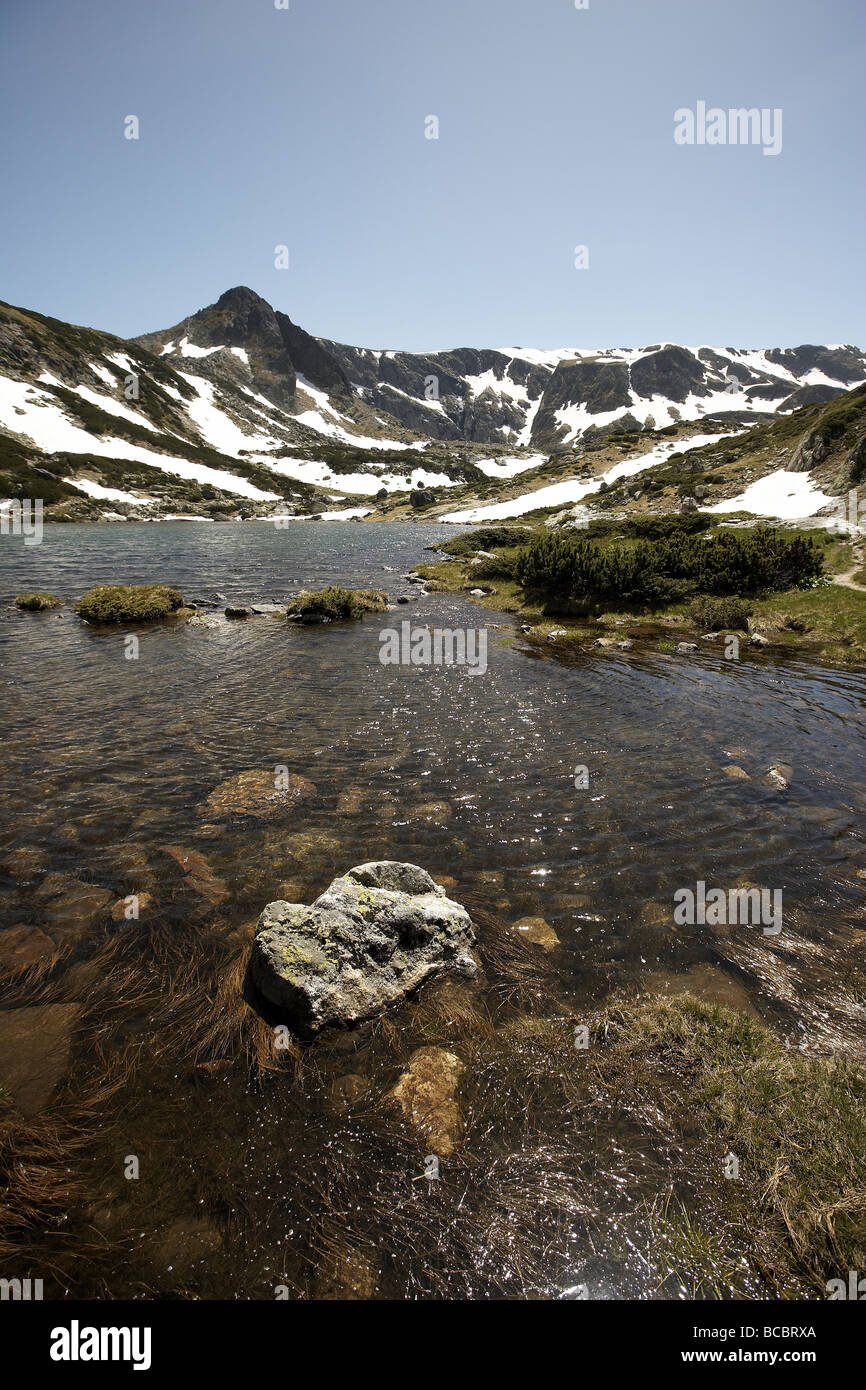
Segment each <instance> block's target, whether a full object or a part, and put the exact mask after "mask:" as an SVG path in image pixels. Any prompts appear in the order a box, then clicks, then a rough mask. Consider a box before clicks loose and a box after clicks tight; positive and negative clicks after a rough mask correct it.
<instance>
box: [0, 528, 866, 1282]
mask: <svg viewBox="0 0 866 1390" xmlns="http://www.w3.org/2000/svg"><path fill="white" fill-rule="evenodd" d="M437 534H440V533H438V532H437V529H436V528H435V527H432V526H427V525H401V526H360V525H356V526H353V525H339V524H329V523H322V524H319V525H316V526H297V527H295V528H294V529H291V530H287V531H276V530H274V529H272V528H271V527H268V526H264V525H261V526H256V525H253V524H251V523H247V524H246V525H219V526H217V525H212V526H211V525H203V524H198V525H196V524H173V525H169V524H165V525H158V524H157V525H147V526H143V525H142V526H132V525H129V526H126V527H121V526H117V527H113V528H110V529H109V528H108V527H86V526H63V527H51V526H49V527H46V531H45V540H44V543H43V545H42V546H41V547H39V548H28V549H26V550H25V549H24V548H23V547H22V546H20V545H17V544H14V543H11V542H10V539H9V538H6V539H5V540H4V542H3V547H2V550H0V599H2V601H3V602H4V603H5V602H7V601H8V600H9V599H10V598H11V597H12V596H13V595H14V594H15V593H17V592H20V591H22V590H24V589H47V590H50V591H53V592H56V593H58V594H61V595H62V596H64V597H65V598H67V599H74V598H76V597H78V596H79V595H80V594H81V593H82V592H83V591H84V590H85V589H86V588H88V587H90V586H91V585H92V584H94V583H100V582H109V581H114V582H156V581H160V582H169V583H175V584H177V585H178V587H179V588H180V589H181V590H182V592H183V593H184V594H185V596H186V597H188V598H190V599H193V600H196V599H200V600H205V599H209V598H211V599H212V598H213V597H214V595H215V594H216V593H219V594H221V595H224V596H225V597H226V598H227V599H229V600H232V601H235V602H243V601H244V600H246V601H250V600H256V599H262V600H282V599H284V598H285V597H287V596H288V595H289V594H291V593H293V592H296V591H297V590H298V589H299V588H301V587H308V588H315V587H320V586H321V585H323V584H326V583H345V584H349V585H355V586H364V587H373V586H375V587H384V588H386V589H387V590H388V591H389V594H390V596H391V598H392V600H393V599H395V598H396V596H397V594H398V593H406V592H410V591H411V586H409V585H407V584H405V583H404V582H403V581H402V580H401V577H400V576H401V574H402V573H403V572H405V571H407V570H408V569H410V568H411V567H412V566H413V565H414V564H417V563H419V562H420V561H421V560H422V559H425V558H427V557H425V556H424V554H423V547H424V546H425V545H427V544H429V543H430V541H431V539H433V538H434V537H435V535H437ZM216 611H217V612H219V611H220V610H219V609H217V610H216ZM407 615H409V616H411V619H412V621H413V622H414V623H424V622H430V623H435V624H436V625H437V626H447V627H460V626H464V627H465V626H479V625H481V624H486V625H487V626H488V628H489V630H490V641H489V650H488V670H487V673H486V674H485V675H483V676H470V675H467V674H466V673H465V672H462V671H461V670H460V669H459V668H435V667H433V668H422V667H414V668H411V667H410V668H404V667H393V666H387V667H383V666H382V665H380V663H379V660H378V652H379V641H378V632H379V629H380V627H381V626H383V625H385V623H390V622H392V621H393V622H397V621H401V620H403V619H404V618H405V617H406V616H407ZM0 619H2V620H0V652H2V676H0V688H2V704H3V712H2V725H0V727H2V736H3V748H4V759H3V764H2V768H0V787H2V804H3V808H4V817H3V819H4V825H3V833H2V840H0V844H2V847H3V851H4V854H6V855H7V856H8V855H9V853H10V852H12V851H15V850H21V849H22V848H28V849H33V850H35V851H38V855H37V856H36V858H35V859H34V860H32V861H31V862H32V864H36V865H37V866H38V871H34V870H32V869H31V870H30V871H28V873H26V874H23V875H22V873H21V872H18V873H17V874H7V875H6V876H5V878H4V879H3V880H2V883H3V888H4V893H3V898H2V907H0V912H2V916H0V924H2V926H3V927H6V928H11V927H16V926H20V925H21V924H33V925H38V926H40V927H41V928H43V929H44V930H45V931H46V932H47V933H48V934H49V935H50V936H52V939H53V940H55V941H56V942H58V943H62V944H63V945H64V946H65V947H66V948H68V949H69V951H70V952H71V957H70V958H71V959H72V960H73V962H74V961H75V960H76V958H77V957H79V956H80V957H81V958H82V959H84V958H86V956H87V952H88V950H89V949H91V945H92V936H93V932H94V930H95V928H94V926H93V920H94V916H93V912H92V911H90V908H91V907H92V904H89V903H86V904H85V905H84V907H82V903H81V901H80V896H76V893H75V892H74V891H72V890H71V888H70V885H69V883H68V882H67V880H66V878H63V877H53V878H52V876H73V877H74V878H76V879H79V880H82V881H83V882H84V883H85V884H88V885H96V886H98V887H99V888H103V889H105V890H110V894H111V900H112V901H113V900H114V899H115V898H116V897H117V896H119V895H122V894H124V893H129V892H132V891H142V890H144V891H148V892H150V893H151V895H152V896H153V898H154V900H155V901H156V903H158V905H159V911H160V913H161V915H162V919H163V920H164V922H165V923H166V924H168V925H167V929H170V927H171V924H172V923H176V924H177V926H178V929H179V930H180V929H181V928H182V926H183V924H184V923H188V921H189V920H190V915H191V912H192V911H193V906H194V914H193V915H195V917H196V920H201V921H206V922H208V923H210V925H211V926H213V925H214V923H216V924H217V926H218V929H219V931H220V932H222V933H223V934H224V935H225V936H226V938H227V939H228V938H230V936H231V933H232V932H238V931H240V932H241V933H243V930H244V929H245V924H246V923H248V922H249V921H250V920H251V919H252V918H254V917H255V916H256V915H257V914H258V912H259V911H260V910H261V908H262V907H263V906H264V904H265V903H266V902H267V901H269V900H270V899H272V898H274V897H276V896H291V897H294V898H297V899H299V900H304V901H309V900H310V896H311V895H314V894H316V893H317V892H319V891H321V890H322V889H323V888H324V887H325V886H326V885H327V883H328V881H329V879H330V878H331V877H332V876H333V875H334V874H335V873H336V872H338V871H340V870H341V869H343V868H345V867H347V866H348V865H351V864H354V863H358V862H360V861H362V860H366V859H374V858H393V859H401V860H411V861H414V862H416V863H419V864H422V865H423V866H424V867H425V868H427V869H428V870H429V871H430V872H431V873H432V874H433V875H434V877H438V878H441V877H442V876H445V875H447V876H448V878H449V880H454V881H455V882H456V886H452V887H450V888H449V892H450V893H451V896H453V897H456V898H457V899H460V898H461V897H463V896H465V895H475V901H476V902H479V903H483V904H484V905H485V906H486V908H487V909H488V910H489V911H491V912H493V913H495V914H496V915H498V916H499V917H501V918H502V919H504V920H505V921H506V922H514V921H516V920H517V919H519V918H521V917H526V916H532V917H543V918H544V919H545V920H546V921H547V923H549V925H550V926H551V927H552V928H553V929H554V931H555V932H556V935H557V936H558V938H559V942H560V945H559V947H558V948H557V949H556V951H555V952H553V953H552V954H551V955H550V956H546V955H545V956H544V969H545V970H550V971H552V972H553V977H554V978H555V981H556V992H557V995H558V998H559V1000H560V1001H561V1005H562V1008H563V1012H564V1013H567V1012H568V1011H569V1010H573V1011H574V1012H575V1013H576V1014H578V1015H579V1014H580V1011H581V1010H584V1009H586V1008H588V1007H590V1006H592V1005H594V1004H596V1003H598V1002H600V1001H602V1000H603V999H604V998H605V997H606V996H607V995H608V994H609V993H610V992H611V991H613V990H615V989H617V988H620V987H623V986H625V987H629V988H635V987H636V988H647V989H666V988H671V987H678V986H679V985H682V984H683V983H685V984H688V985H689V986H690V987H691V988H693V989H695V990H696V991H697V992H698V993H702V994H703V995H704V996H705V997H708V998H711V999H714V1000H719V1001H722V1002H729V1003H733V1004H734V1005H735V1006H737V1007H741V1008H747V1009H750V1010H754V1011H756V1012H757V1013H759V1014H760V1015H761V1016H762V1017H764V1018H765V1019H767V1020H769V1021H771V1022H772V1023H773V1024H774V1025H775V1026H776V1027H777V1028H779V1029H780V1030H781V1031H783V1032H784V1034H785V1036H786V1037H789V1038H791V1040H792V1041H795V1040H799V1039H801V1038H803V1039H806V1040H807V1041H808V1043H809V1044H810V1045H812V1046H818V1047H820V1046H822V1045H833V1046H835V1047H841V1048H843V1049H847V1050H855V1049H859V1048H861V1047H862V1039H863V1008H862V1006H861V1005H859V1004H857V1003H856V1002H854V1001H853V1000H846V997H845V996H844V994H841V993H840V991H839V989H838V978H839V975H840V972H844V971H846V970H851V969H856V968H862V957H863V951H862V942H863V933H862V931H859V930H858V924H857V916H858V910H859V908H858V905H859V904H860V902H861V901H862V889H863V886H864V885H863V883H862V881H858V880H857V878H856V876H855V869H856V867H857V866H858V865H859V866H862V865H863V864H864V859H863V825H864V819H863V807H864V792H866V756H864V755H866V732H864V723H863V713H864V697H863V683H862V676H860V675H858V674H856V673H852V672H849V671H837V670H830V669H822V668H817V667H815V666H811V665H808V664H806V663H803V662H800V661H798V660H797V659H787V660H785V661H784V662H774V661H772V660H769V659H768V658H766V657H765V656H763V655H761V656H759V657H751V656H747V657H746V658H744V659H743V660H742V661H741V662H739V663H735V662H726V661H724V660H723V659H721V658H720V657H717V656H714V655H712V654H710V653H704V652H701V653H700V654H699V655H698V656H696V657H680V656H673V657H672V656H666V655H661V654H659V653H657V652H650V651H646V650H644V651H642V650H641V649H640V648H639V647H636V648H635V649H633V650H632V651H629V652H628V653H627V654H626V653H617V654H616V655H615V656H614V655H611V654H610V653H609V652H605V653H603V654H600V655H599V656H594V657H592V658H589V659H588V658H586V657H580V656H578V657H575V658H572V659H571V660H562V659H556V660H554V659H553V657H552V656H551V657H547V656H546V655H544V656H539V655H538V653H537V652H536V651H534V650H529V649H528V648H527V647H526V645H525V644H524V643H523V642H522V639H521V638H520V635H519V632H515V628H514V625H513V622H512V620H510V619H509V618H508V617H507V616H506V615H504V614H502V615H498V614H496V613H484V612H483V611H482V610H480V609H479V608H477V607H475V606H473V605H470V604H469V603H467V602H465V601H463V600H462V599H461V598H459V597H456V596H454V595H430V596H427V597H422V598H421V599H420V600H419V601H418V602H415V603H413V604H412V605H411V607H403V608H401V609H399V610H397V611H396V612H395V614H394V617H393V619H392V618H391V617H389V618H388V619H386V620H384V622H383V621H382V620H380V619H379V618H377V617H368V618H367V619H365V621H364V622H363V623H360V624H357V625H351V626H339V627H331V628H306V629H299V628H296V627H293V626H291V625H289V624H285V623H284V622H282V621H281V620H274V619H267V618H261V619H254V620H248V621H246V622H232V621H228V620H225V621H223V620H221V621H219V622H218V623H216V624H215V625H213V626H190V625H185V626H164V627H154V628H149V629H143V630H141V631H140V633H139V636H140V654H139V659H138V660H137V661H130V660H127V659H125V656H124V641H123V636H122V634H120V633H117V632H111V631H99V632H97V631H94V630H91V629H89V628H87V627H85V626H84V625H83V624H81V623H79V621H78V620H77V619H76V618H75V616H74V615H73V614H72V613H71V611H70V610H69V609H68V608H67V609H65V610H62V611H61V612H60V613H57V614H44V615H43V614H39V615H29V614H27V615H25V614H21V613H19V612H17V611H16V610H14V609H4V610H3V611H2V615H0ZM773 763H784V764H788V765H790V766H791V767H792V768H793V777H792V780H791V785H790V787H789V788H788V789H787V790H785V791H780V790H778V789H777V788H774V787H773V786H772V785H770V784H768V782H767V781H766V779H765V777H764V773H765V771H766V769H767V768H768V767H769V766H770V765H771V764H773ZM581 764H583V765H585V766H586V767H587V769H588V773H589V785H588V787H587V788H585V789H579V788H578V787H576V785H575V777H574V772H575V768H576V767H577V766H578V765H581ZM732 764H735V765H737V766H738V767H740V768H741V769H742V770H743V771H744V772H745V773H747V774H748V777H749V780H745V779H743V778H737V779H736V780H735V779H734V778H732V777H731V775H730V773H726V772H725V771H724V769H725V768H729V767H730V766H731V765H732ZM277 765H287V766H288V767H289V769H290V770H291V771H292V772H294V773H299V774H301V775H303V776H304V777H306V778H308V779H310V780H311V781H312V782H313V783H314V784H315V788H316V795H315V796H314V797H311V798H309V799H308V800H306V801H303V802H302V803H300V804H298V805H297V806H296V807H295V808H294V809H293V810H292V811H291V812H290V813H289V814H288V815H286V816H284V817H281V818H279V819H278V820H275V821H262V820H253V819H249V818H240V819H238V818H235V819H232V818H230V817H228V818H223V819H222V820H221V821H220V820H214V819H213V818H208V817H207V816H206V815H203V813H202V811H201V809H200V806H201V803H202V802H203V801H204V800H205V798H206V797H207V796H208V795H209V793H210V792H211V791H212V790H213V789H214V787H215V786H217V785H218V784H219V783H221V782H223V781H225V780H226V779H227V778H229V777H232V776H233V775H235V774H237V773H239V772H241V771H244V770H246V769H250V768H263V769H273V768H274V767H275V766H277ZM165 845H175V846H176V845H182V846H190V847H194V848H195V849H196V850H197V851H198V852H200V853H202V854H204V855H205V856H206V859H207V861H208V866H209V870H210V872H212V874H213V876H214V878H215V879H216V880H217V881H221V882H222V884H223V885H224V890H221V891H218V892H216V894H212V895H211V898H210V900H209V901H208V899H207V896H206V895H205V898H204V899H202V897H201V894H199V895H198V896H196V895H195V894H192V895H191V894H190V892H189V888H188V885H186V884H185V883H184V880H183V878H182V877H181V875H180V870H178V871H177V872H175V868H176V864H175V862H174V861H173V860H171V859H169V858H167V857H166V855H165V854H164V853H162V848H161V847H163V846H165ZM21 862H23V861H21ZM698 880H704V881H705V882H706V883H707V884H708V885H718V886H722V887H724V888H728V887H731V886H734V885H735V884H741V883H742V884H755V885H761V886H766V887H769V888H779V889H781V890H782V892H783V896H784V928H783V931H782V933H781V935H780V936H779V937H767V936H763V935H761V933H760V930H759V929H756V928H744V927H726V928H711V927H706V926H704V927H675V926H674V925H673V922H672V895H673V892H674V890H675V889H676V888H678V887H682V886H692V887H693V886H694V885H695V883H696V882H697V881H698ZM53 888H57V889H58V891H57V892H55V893H53V895H52V889H53ZM99 930H100V932H103V933H104V930H105V929H104V928H103V927H101V926H100V928H99ZM111 930H114V931H116V930H118V929H117V928H116V927H115V928H111ZM76 953H77V954H76ZM542 954H543V953H540V958H541V955H542ZM326 1050H327V1049H326ZM226 1101H227V1097H225V1096H223V1097H222V1099H221V1101H220V1107H222V1106H223V1105H224V1104H225V1103H226ZM232 1104H233V1105H234V1106H235V1107H236V1112H237V1113H239V1111H240V1108H241V1107H242V1105H244V1104H246V1101H245V1100H243V1101H242V1100H241V1098H240V1097H239V1096H236V1097H235V1098H234V1100H233V1102H232ZM269 1105H270V1101H263V1102H262V1104H261V1106H260V1107H258V1108H256V1111H255V1114H256V1119H255V1125H254V1126H253V1127H252V1128H250V1126H249V1125H248V1124H246V1123H244V1124H241V1122H240V1120H238V1133H242V1136H243V1137H242V1139H240V1140H239V1142H240V1145H241V1150H242V1152H243V1155H244V1158H243V1162H241V1160H240V1158H237V1159H236V1163H237V1164H239V1167H238V1170H237V1172H235V1176H234V1179H233V1181H235V1182H239V1181H240V1178H239V1177H238V1172H241V1171H244V1164H246V1165H247V1167H249V1165H250V1164H251V1163H252V1162H253V1159H252V1158H251V1149H255V1148H256V1146H257V1145H259V1146H261V1145H264V1146H265V1148H267V1147H268V1146H269V1145H270V1144H272V1143H273V1135H272V1134H269V1132H268V1113H269V1108H268V1107H269ZM213 1110H214V1098H213V1095H212V1094H211V1093H208V1094H207V1096H206V1097H199V1098H198V1099H197V1101H196V1103H195V1105H194V1107H193V1113H194V1115H195V1116H196V1117H197V1122H199V1121H201V1120H202V1119H203V1118H204V1119H206V1121H207V1123H212V1122H213V1118H214V1117H213V1114H212V1112H213ZM160 1114H161V1112H160V1110H159V1105H158V1104H157V1103H156V1102H155V1103H154V1114H153V1124H154V1128H155V1130H158V1129H159V1128H160V1125H161V1124H162V1123H164V1122H166V1119H165V1116H167V1115H168V1114H173V1111H171V1109H170V1108H169V1110H167V1111H166V1112H165V1115H164V1116H163V1117H162V1119H160V1118H159V1115H160ZM174 1123H176V1117H175V1120H173V1121H172V1124H174ZM346 1124H347V1126H348V1121H346ZM220 1125H221V1127H223V1128H225V1127H226V1126H227V1127H228V1128H229V1129H231V1128H232V1126H231V1124H230V1123H229V1121H228V1119H227V1116H226V1113H225V1111H224V1110H222V1109H220ZM164 1139H165V1141H166V1142H168V1135H166V1136H164ZM281 1142H283V1143H285V1144H288V1146H289V1148H290V1149H297V1150H298V1152H297V1153H296V1154H295V1158H293V1159H292V1161H293V1162H294V1161H296V1160H297V1159H299V1157H300V1152H301V1150H302V1149H303V1146H304V1141H303V1140H302V1139H301V1137H300V1136H299V1135H298V1134H295V1135H294V1136H293V1137H292V1139H291V1140H289V1139H288V1138H287V1137H286V1135H285V1134H284V1135H283V1137H282V1140H281ZM311 1142H312V1141H311ZM352 1142H353V1141H352V1138H351V1135H350V1133H349V1128H347V1137H346V1143H347V1144H351V1143H352ZM611 1200H612V1202H613V1198H612V1199H611ZM226 1277H227V1278H228V1275H226ZM240 1296H247V1295H245V1294H243V1293H241V1294H240Z"/></svg>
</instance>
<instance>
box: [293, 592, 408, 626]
mask: <svg viewBox="0 0 866 1390" xmlns="http://www.w3.org/2000/svg"><path fill="white" fill-rule="evenodd" d="M387 606H388V595H387V594H383V593H382V592H381V590H378V589H340V588H337V587H336V586H334V585H330V586H329V587H328V588H327V589H317V590H315V591H314V592H306V591H305V592H304V593H301V594H298V596H297V598H296V599H293V600H292V602H291V603H290V604H289V607H288V608H287V610H286V612H287V613H288V615H289V617H292V618H300V619H301V620H302V621H306V622H324V621H325V620H326V619H328V620H330V621H332V622H335V621H340V620H342V621H344V622H356V621H357V619H358V618H361V617H363V615H364V614H365V613H381V612H382V611H383V609H385V608H386V607H387Z"/></svg>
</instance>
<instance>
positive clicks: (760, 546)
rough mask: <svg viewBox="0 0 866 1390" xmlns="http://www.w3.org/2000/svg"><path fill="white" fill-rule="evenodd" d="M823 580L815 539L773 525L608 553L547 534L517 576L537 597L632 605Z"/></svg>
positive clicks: (622, 545) (623, 546)
mask: <svg viewBox="0 0 866 1390" xmlns="http://www.w3.org/2000/svg"><path fill="white" fill-rule="evenodd" d="M822 573H823V560H822V558H821V555H820V551H819V548H818V547H817V546H815V545H814V543H813V542H812V540H811V539H806V538H803V537H801V536H794V537H792V538H786V537H784V536H782V535H780V534H779V533H778V532H777V531H775V530H772V529H771V528H769V527H766V526H762V527H755V528H754V529H753V530H750V531H722V532H721V533H719V534H718V535H715V536H709V537H704V536H702V535H700V534H688V533H687V532H683V530H681V529H678V530H675V531H674V532H673V533H672V534H670V535H668V536H666V537H664V538H660V539H656V540H638V541H637V542H636V543H634V544H632V543H630V542H619V543H617V542H614V543H613V544H610V545H608V546H600V545H597V544H596V543H594V542H593V541H591V540H588V539H586V538H585V537H583V536H579V537H578V536H574V535H573V534H572V535H559V534H552V535H542V536H539V537H537V538H536V539H535V540H533V541H532V542H530V544H529V545H528V546H527V547H526V549H525V550H523V551H522V552H521V553H520V554H519V555H518V557H517V562H516V565H515V576H516V578H517V579H518V581H519V582H520V583H521V584H522V585H523V587H524V589H525V590H526V591H527V593H529V594H537V595H542V596H545V597H547V598H552V597H555V598H557V599H571V600H573V599H604V600H621V601H623V602H626V603H669V602H672V601H676V600H678V599H682V598H687V597H689V596H690V595H692V594H697V593H701V594H713V595H717V594H759V593H766V592H770V591H772V590H776V589H790V588H793V587H795V586H801V587H807V586H809V585H810V584H812V583H814V581H815V580H816V579H817V578H818V577H819V576H820V575H821V574H822Z"/></svg>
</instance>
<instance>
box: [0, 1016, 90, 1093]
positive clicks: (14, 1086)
mask: <svg viewBox="0 0 866 1390" xmlns="http://www.w3.org/2000/svg"><path fill="white" fill-rule="evenodd" d="M80 1012H81V1009H80V1006H79V1005H78V1004H38V1005H35V1006H33V1007H30V1008H24V1009H9V1010H6V1011H5V1012H3V1013H0V1085H3V1086H4V1087H5V1088H6V1089H7V1090H8V1091H9V1093H10V1095H11V1097H12V1100H13V1102H14V1104H15V1105H16V1106H17V1108H18V1110H19V1111H20V1112H21V1114H22V1115H24V1116H26V1117H27V1118H28V1119H29V1118H31V1117H32V1116H34V1115H38V1114H39V1113H40V1111H42V1110H44V1109H45V1107H46V1106H47V1104H48V1102H49V1101H50V1099H51V1097H52V1095H53V1093H54V1090H55V1088H56V1087H57V1084H58V1082H59V1081H61V1080H62V1078H63V1077H64V1076H65V1075H66V1072H67V1070H68V1068H69V1056H70V1052H71V1048H72V1034H73V1031H74V1029H75V1025H76V1023H77V1022H78V1017H79V1014H80Z"/></svg>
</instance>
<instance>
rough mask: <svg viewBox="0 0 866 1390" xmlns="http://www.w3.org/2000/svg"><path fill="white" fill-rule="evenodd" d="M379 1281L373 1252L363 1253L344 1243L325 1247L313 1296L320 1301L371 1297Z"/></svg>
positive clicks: (367, 1298)
mask: <svg viewBox="0 0 866 1390" xmlns="http://www.w3.org/2000/svg"><path fill="white" fill-rule="evenodd" d="M378 1282H379V1268H378V1264H377V1263H376V1262H375V1251H372V1250H371V1251H369V1252H368V1254H362V1253H361V1251H360V1250H356V1249H355V1248H354V1247H353V1246H350V1245H349V1244H347V1243H343V1242H341V1243H340V1246H339V1248H338V1249H334V1250H328V1251H327V1252H326V1253H325V1255H324V1256H323V1258H322V1263H321V1264H320V1265H319V1268H318V1270H317V1271H316V1282H315V1289H314V1296H315V1297H316V1298H317V1299H320V1300H321V1301H322V1302H342V1301H343V1300H352V1301H355V1300H363V1301H364V1302H366V1301H368V1300H369V1299H371V1298H373V1297H374V1296H375V1293H376V1288H377V1286H378Z"/></svg>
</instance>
